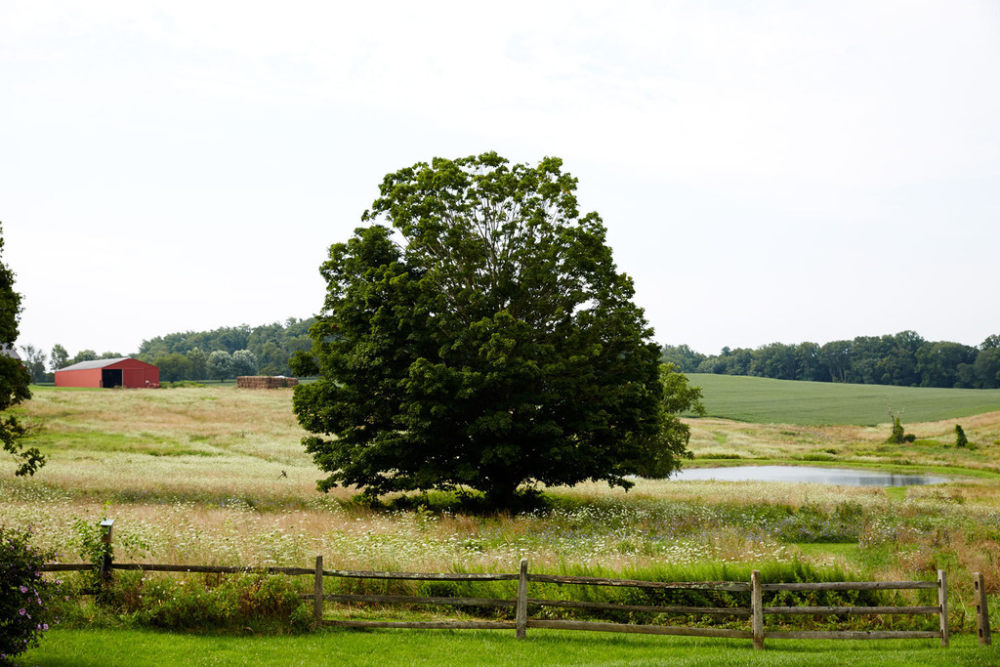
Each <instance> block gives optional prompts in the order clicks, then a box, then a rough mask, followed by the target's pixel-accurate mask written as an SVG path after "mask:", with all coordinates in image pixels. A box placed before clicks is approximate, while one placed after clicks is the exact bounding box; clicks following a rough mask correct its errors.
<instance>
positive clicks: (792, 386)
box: [688, 373, 1000, 425]
mask: <svg viewBox="0 0 1000 667" xmlns="http://www.w3.org/2000/svg"><path fill="white" fill-rule="evenodd" d="M688 377H689V378H690V380H691V384H694V385H697V386H700V387H701V388H702V393H703V394H704V397H705V400H704V403H705V407H706V408H707V410H708V414H709V415H710V416H712V417H724V418H727V419H735V420H738V421H745V422H756V423H762V424H763V423H776V424H864V425H874V424H881V423H883V422H885V421H886V420H887V419H888V413H889V410H892V411H893V413H894V414H897V415H900V416H901V417H902V419H903V423H904V424H905V423H907V422H928V421H938V420H941V419H950V418H957V417H967V416H970V415H977V414H981V413H984V412H993V411H996V410H1000V389H939V388H934V387H892V386H886V385H867V384H842V383H833V382H797V381H792V380H773V379H771V378H758V377H745V376H734V375H714V374H711V373H689V374H688Z"/></svg>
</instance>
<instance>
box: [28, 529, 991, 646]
mask: <svg viewBox="0 0 1000 667" xmlns="http://www.w3.org/2000/svg"><path fill="white" fill-rule="evenodd" d="M111 523H112V522H107V524H106V525H105V524H102V525H105V528H106V534H105V536H104V537H105V540H104V542H105V543H106V544H108V545H109V548H108V549H107V551H106V555H105V557H104V559H103V562H102V563H101V564H100V565H99V566H95V565H93V564H89V563H69V564H67V563H50V564H47V565H44V566H43V568H42V569H43V570H44V571H46V572H74V571H75V572H79V571H87V570H97V572H98V573H99V574H100V580H101V581H102V582H104V583H106V582H107V579H108V578H110V576H111V573H112V572H113V571H114V570H131V571H143V572H191V573H217V574H236V573H256V574H285V575H291V576H296V575H312V576H313V592H312V593H307V594H302V595H301V596H300V597H301V598H302V599H311V600H312V601H313V620H314V622H315V624H316V625H323V626H333V627H345V628H424V629H481V630H515V632H516V636H517V637H518V638H523V637H525V636H526V632H527V629H528V628H537V629H559V630H587V631H592V632H622V633H641V634H657V635H681V636H689V637H728V638H737V639H752V640H753V645H754V647H755V648H758V649H762V648H764V639H765V638H771V639H931V638H937V639H940V640H941V645H942V646H948V584H947V579H946V577H945V572H944V570H938V573H937V580H936V581H833V582H829V581H828V582H815V583H807V582H794V583H766V584H765V583H763V582H761V577H760V572H759V571H756V570H755V571H753V572H752V573H751V577H750V581H749V582H745V581H644V580H638V579H610V578H603V577H578V576H565V575H553V574H529V572H528V561H527V559H522V560H521V565H520V568H519V571H518V572H517V573H516V574H513V573H455V572H439V573H428V572H379V571H368V570H327V569H323V557H322V556H317V557H316V560H315V564H314V567H312V568H306V567H239V566H219V565H174V564H157V563H115V562H114V560H113V558H112V555H111V551H110V542H111ZM324 578H340V579H372V580H413V581H432V582H434V581H465V582H491V581H517V595H516V597H515V598H513V599H502V598H485V597H448V596H423V597H420V596H411V595H366V594H346V593H344V594H340V593H338V594H332V593H326V592H325V591H324ZM973 579H974V582H973V583H974V588H975V592H976V621H977V628H978V634H979V643H980V644H989V643H990V627H989V609H988V606H987V600H986V592H985V585H984V582H983V576H982V575H981V574H979V573H975V574H974V575H973ZM531 583H544V584H556V585H560V586H561V585H578V586H618V587H632V588H639V589H653V590H698V591H718V592H725V593H733V592H736V593H746V592H749V593H750V596H749V597H750V604H749V606H730V607H703V606H690V605H637V604H618V603H612V602H591V601H584V600H553V599H543V598H533V597H528V588H529V584H531ZM934 589H936V590H937V604H936V605H911V606H902V605H881V606H788V605H786V606H764V604H763V593H764V592H765V591H767V592H778V591H797V592H798V591H850V590H856V591H879V590H934ZM325 601H328V602H339V603H365V604H390V605H443V606H455V607H462V606H466V607H495V608H511V607H512V608H513V609H514V615H515V620H514V621H465V620H462V621H370V620H336V619H325V618H324V617H323V603H324V602H325ZM531 607H535V608H538V607H560V608H567V609H588V610H595V611H596V610H603V611H624V612H650V613H666V614H697V615H701V614H707V615H728V616H739V617H749V618H750V630H740V629H732V628H705V627H693V626H675V625H654V624H637V623H609V622H599V621H576V620H550V619H537V618H530V617H529V614H528V610H529V608H531ZM881 614H892V615H937V616H938V618H939V623H938V630H872V631H864V630H823V631H813V630H781V631H778V630H766V628H765V627H764V617H765V615H792V616H794V615H814V616H830V615H846V616H849V615H868V616H871V615H881Z"/></svg>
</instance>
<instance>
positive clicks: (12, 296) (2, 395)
mask: <svg viewBox="0 0 1000 667" xmlns="http://www.w3.org/2000/svg"><path fill="white" fill-rule="evenodd" d="M3 246H4V242H3V229H2V227H0V345H2V346H3V348H4V350H7V351H13V349H14V343H15V341H17V335H18V323H19V319H20V315H21V295H20V294H18V293H17V292H15V291H14V272H13V271H11V270H10V269H9V268H8V267H7V265H6V264H4V263H3V261H2V258H3ZM43 364H44V362H43ZM43 370H44V365H43ZM30 381H31V376H30V375H29V373H28V369H27V368H25V366H24V364H22V363H21V361H20V360H18V359H17V358H16V357H14V356H12V355H11V354H0V411H3V412H6V411H7V410H8V409H9V408H10V407H12V406H14V405H17V404H18V403H20V402H22V401H26V400H28V399H29V398H31V392H30V391H29V389H28V383H29V382H30ZM23 435H24V427H23V426H21V424H20V423H19V422H18V421H17V418H16V417H14V416H13V415H12V414H10V413H9V412H7V413H6V414H4V415H0V442H3V448H4V451H6V452H8V453H9V454H12V455H13V456H14V457H15V458H16V459H17V460H18V467H17V470H16V471H15V474H16V475H22V476H23V475H33V474H35V471H36V470H38V468H40V467H42V466H43V465H44V464H45V457H44V456H42V453H41V452H39V451H38V449H36V448H34V447H32V448H30V449H25V448H24V444H23V443H22V442H21V438H22V437H23Z"/></svg>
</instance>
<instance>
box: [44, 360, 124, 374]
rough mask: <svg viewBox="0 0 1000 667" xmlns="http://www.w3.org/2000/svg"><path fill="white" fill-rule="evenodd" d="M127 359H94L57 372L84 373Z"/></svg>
mask: <svg viewBox="0 0 1000 667" xmlns="http://www.w3.org/2000/svg"><path fill="white" fill-rule="evenodd" d="M126 359H129V357H115V358H114V359H94V360H92V361H81V362H80V363H78V364H73V365H72V366H66V367H64V368H60V369H58V370H61V371H86V370H91V369H94V368H104V367H105V366H110V365H111V364H117V363H118V362H119V361H125V360H126Z"/></svg>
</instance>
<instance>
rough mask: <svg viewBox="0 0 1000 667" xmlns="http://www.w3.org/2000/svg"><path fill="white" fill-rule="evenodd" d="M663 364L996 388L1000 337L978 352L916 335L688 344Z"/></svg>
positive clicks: (666, 354) (789, 376) (785, 376)
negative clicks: (705, 347)
mask: <svg viewBox="0 0 1000 667" xmlns="http://www.w3.org/2000/svg"><path fill="white" fill-rule="evenodd" d="M662 359H663V361H667V362H670V363H673V364H675V365H677V366H678V367H679V368H680V370H681V371H683V372H685V373H716V374H720V375H755V376H757V377H768V378H777V379H779V380H812V381H815V382H850V383H857V384H890V385H899V386H904V387H968V388H975V389H993V388H996V387H1000V334H997V335H993V336H989V337H988V338H987V339H986V340H984V341H983V342H982V344H981V345H979V347H971V346H969V345H963V344H961V343H951V342H947V341H938V342H931V341H927V340H924V339H923V338H921V337H920V335H919V334H917V333H916V332H914V331H901V332H900V333H898V334H895V335H885V336H858V337H857V338H855V339H854V340H835V341H831V342H829V343H826V344H825V345H818V344H816V343H799V344H797V345H790V344H785V343H771V344H770V345H763V346H761V347H758V348H756V349H753V350H751V349H748V348H736V349H729V348H728V347H724V348H722V353H721V354H718V355H714V356H707V355H704V354H700V353H698V352H695V351H694V350H692V349H691V348H690V347H688V346H687V345H677V346H674V345H665V346H664V347H663V352H662Z"/></svg>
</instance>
